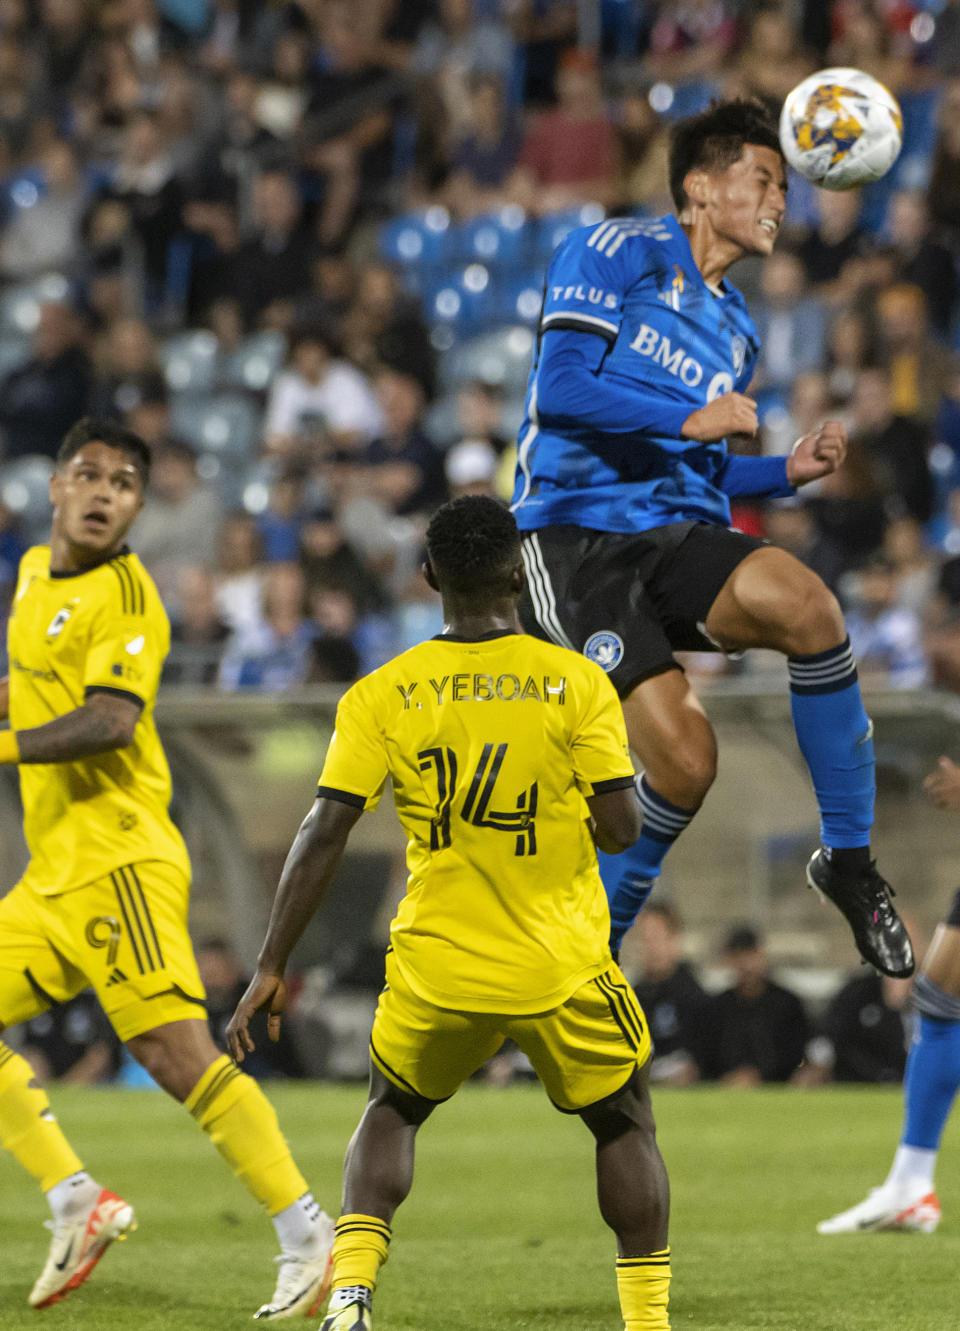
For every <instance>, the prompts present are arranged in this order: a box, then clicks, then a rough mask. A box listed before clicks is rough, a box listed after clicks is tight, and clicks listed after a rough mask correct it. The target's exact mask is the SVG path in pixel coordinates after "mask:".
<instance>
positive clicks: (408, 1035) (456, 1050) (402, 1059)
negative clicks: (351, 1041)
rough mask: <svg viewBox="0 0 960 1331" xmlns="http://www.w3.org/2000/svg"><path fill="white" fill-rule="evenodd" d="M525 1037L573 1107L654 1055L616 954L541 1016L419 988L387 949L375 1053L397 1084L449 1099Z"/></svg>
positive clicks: (545, 1075) (560, 1099) (547, 1078)
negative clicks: (474, 1008)
mask: <svg viewBox="0 0 960 1331" xmlns="http://www.w3.org/2000/svg"><path fill="white" fill-rule="evenodd" d="M508 1038H509V1039H511V1040H514V1041H516V1043H517V1044H518V1045H519V1046H520V1048H521V1049H522V1050H523V1052H524V1053H525V1054H526V1055H527V1057H528V1058H529V1060H530V1062H531V1063H532V1064H533V1067H534V1070H535V1071H536V1073H537V1076H538V1077H539V1078H540V1080H541V1082H542V1083H543V1085H544V1088H545V1089H546V1092H547V1094H548V1095H549V1097H550V1099H551V1100H552V1101H553V1103H554V1104H555V1105H556V1107H557V1108H558V1109H560V1110H563V1111H564V1112H565V1113H578V1112H579V1111H580V1110H581V1109H586V1108H587V1107H588V1106H590V1105H593V1104H596V1103H597V1101H598V1100H604V1099H606V1097H607V1096H610V1095H613V1094H615V1093H616V1092H617V1091H619V1090H620V1089H621V1088H622V1087H623V1085H624V1084H625V1083H626V1082H627V1081H628V1080H629V1078H630V1077H631V1076H632V1074H633V1072H634V1069H635V1068H637V1067H642V1065H643V1064H644V1063H645V1062H646V1061H647V1059H648V1058H649V1057H650V1048H651V1046H650V1032H649V1030H648V1028H647V1022H646V1018H645V1017H644V1015H643V1010H642V1008H641V1007H640V1004H639V1002H638V1001H637V997H636V994H635V993H634V992H633V990H632V989H631V988H630V986H629V984H628V983H627V981H626V980H625V979H624V976H623V972H622V971H621V970H620V967H619V966H617V965H616V964H615V963H614V962H611V963H610V966H609V968H608V969H607V970H606V971H604V972H603V973H602V974H601V975H598V976H596V977H595V978H594V979H592V980H588V981H587V983H586V984H584V985H581V987H580V988H579V989H577V990H576V991H575V992H574V993H573V994H571V996H570V997H569V998H568V999H567V1001H566V1002H565V1003H564V1004H562V1006H560V1007H557V1008H554V1009H552V1010H551V1011H550V1012H539V1013H536V1014H535V1015H533V1016H516V1015H514V1014H510V1013H493V1012H457V1011H452V1010H450V1009H448V1008H439V1007H435V1006H434V1005H433V1004H432V1003H428V1002H426V1000H424V999H422V998H420V997H419V996H418V995H417V994H416V993H414V991H413V990H412V989H411V988H410V986H409V985H408V984H407V983H406V981H405V980H404V978H403V974H402V972H401V970H400V967H399V966H398V965H397V962H396V957H395V954H394V953H393V952H392V951H391V952H389V953H388V954H387V984H386V988H385V989H384V990H383V992H382V993H381V995H380V1001H379V1002H378V1004H377V1012H376V1016H375V1017H374V1020H373V1030H372V1032H371V1035H370V1057H371V1059H372V1060H373V1063H374V1065H375V1066H376V1067H378V1068H379V1069H380V1071H381V1072H383V1074H384V1075H385V1076H387V1077H389V1078H390V1080H391V1081H392V1082H393V1083H394V1084H395V1085H397V1086H399V1087H401V1089H403V1090H406V1091H412V1092H413V1093H414V1094H416V1095H420V1096H423V1097H424V1098H425V1099H427V1100H437V1101H440V1100H448V1099H449V1098H450V1096H451V1095H453V1093H454V1092H455V1091H456V1089H457V1088H458V1086H460V1085H461V1083H463V1082H464V1081H466V1080H467V1078H468V1077H470V1076H472V1075H473V1073H474V1072H476V1071H477V1069H478V1068H479V1067H482V1065H483V1064H484V1063H485V1062H486V1061H487V1059H488V1058H491V1057H492V1056H493V1055H494V1054H495V1053H496V1052H497V1050H498V1049H499V1048H500V1046H501V1045H502V1044H503V1042H504V1040H506V1039H508Z"/></svg>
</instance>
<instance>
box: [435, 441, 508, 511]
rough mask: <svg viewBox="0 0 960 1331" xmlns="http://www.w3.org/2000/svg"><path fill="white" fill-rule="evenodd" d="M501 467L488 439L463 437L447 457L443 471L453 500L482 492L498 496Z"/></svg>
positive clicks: (449, 451)
mask: <svg viewBox="0 0 960 1331" xmlns="http://www.w3.org/2000/svg"><path fill="white" fill-rule="evenodd" d="M497 470H498V464H497V455H496V453H495V452H494V451H493V449H492V448H491V447H490V445H489V444H488V443H487V441H486V439H461V440H460V441H459V442H458V443H456V444H451V445H450V447H449V448H448V449H447V451H446V453H445V454H444V456H443V474H444V477H445V478H446V482H447V492H448V493H449V495H450V498H451V499H459V498H460V496H461V495H478V494H479V495H489V496H490V498H491V499H496V498H498V491H497ZM499 497H502V496H499Z"/></svg>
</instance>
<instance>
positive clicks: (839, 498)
mask: <svg viewBox="0 0 960 1331" xmlns="http://www.w3.org/2000/svg"><path fill="white" fill-rule="evenodd" d="M803 505H804V507H805V508H806V510H807V512H808V513H809V514H810V517H811V519H812V520H813V524H814V540H813V544H812V546H811V548H810V550H809V551H808V552H807V555H806V557H805V560H804V562H805V563H807V564H808V565H809V566H810V568H812V569H813V570H814V571H815V572H816V573H819V575H820V577H821V578H823V580H824V582H825V583H826V584H827V586H828V587H829V588H830V589H831V590H832V591H834V592H836V591H837V590H838V587H839V585H840V581H841V579H842V578H843V575H844V574H845V573H848V572H849V571H850V570H851V569H854V568H857V567H858V566H860V565H861V564H863V563H864V562H865V561H866V560H868V559H869V558H870V557H871V555H873V554H875V553H876V552H877V551H878V550H879V549H880V547H881V546H882V544H883V535H884V532H885V530H886V526H887V514H886V509H885V505H884V495H883V491H882V490H881V489H880V486H879V484H878V483H877V479H876V477H875V475H874V471H873V467H872V465H871V462H870V458H869V456H868V454H867V452H866V449H865V448H864V447H863V444H862V443H861V442H860V440H859V439H858V438H857V437H856V436H854V437H853V438H852V439H851V440H850V441H849V447H848V449H847V457H846V461H845V462H844V464H843V466H842V467H841V468H840V469H839V471H836V472H834V474H833V475H832V476H829V477H827V478H826V480H825V481H824V482H822V483H821V484H820V485H819V486H818V488H817V493H816V494H815V495H812V496H810V497H805V498H804V500H803Z"/></svg>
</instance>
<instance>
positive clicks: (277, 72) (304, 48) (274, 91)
mask: <svg viewBox="0 0 960 1331" xmlns="http://www.w3.org/2000/svg"><path fill="white" fill-rule="evenodd" d="M309 65H310V47H309V41H308V38H307V34H306V33H305V32H297V31H295V30H294V29H288V30H287V31H286V32H281V33H280V35H279V36H278V37H277V40H276V42H275V43H274V46H273V52H272V58H271V61H270V69H269V71H268V73H267V74H266V75H265V77H264V78H263V79H262V80H261V81H260V83H259V85H258V87H257V90H256V94H255V96H254V100H253V107H252V110H253V116H254V121H255V124H256V126H257V128H258V129H261V130H265V131H266V132H267V133H268V134H270V135H271V136H272V137H273V139H274V141H279V142H280V143H287V142H289V141H290V140H291V139H292V138H293V136H294V135H295V134H296V132H297V131H298V130H299V128H300V123H301V121H302V120H303V115H304V112H305V111H306V109H307V103H308V102H309V100H310V93H309V85H308V81H307V72H308V69H309Z"/></svg>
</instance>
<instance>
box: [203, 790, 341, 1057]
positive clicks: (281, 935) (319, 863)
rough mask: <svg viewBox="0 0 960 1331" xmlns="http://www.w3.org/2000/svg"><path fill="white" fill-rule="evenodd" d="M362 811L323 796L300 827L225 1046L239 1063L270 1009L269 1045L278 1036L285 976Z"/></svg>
mask: <svg viewBox="0 0 960 1331" xmlns="http://www.w3.org/2000/svg"><path fill="white" fill-rule="evenodd" d="M362 812H363V808H362V807H360V808H357V807H355V806H353V805H351V804H344V803H342V802H341V801H340V800H336V799H327V798H325V797H324V796H320V797H319V798H318V799H317V801H316V803H315V804H314V806H313V808H312V809H311V810H310V812H309V813H308V814H307V816H306V818H304V820H303V822H302V823H301V824H300V830H299V831H298V832H297V835H296V838H295V840H294V843H293V845H292V846H291V847H290V852H289V854H288V855H287V858H286V862H285V863H284V866H283V872H282V873H281V875H280V882H279V885H278V886H277V895H276V897H275V898H274V902H273V909H272V911H271V912H270V923H269V925H268V926H267V936H266V938H265V939H264V943H263V947H262V948H261V950H260V956H259V957H258V959H257V970H256V974H255V975H254V977H253V979H252V980H251V981H250V983H249V985H248V986H247V989H246V992H245V993H244V995H243V997H242V998H241V999H240V1002H239V1003H238V1004H237V1010H236V1012H234V1014H233V1016H232V1017H231V1019H230V1024H229V1026H228V1027H227V1047H228V1049H229V1050H230V1053H231V1054H232V1055H233V1057H234V1058H235V1059H236V1060H237V1062H238V1063H242V1062H243V1060H244V1058H245V1057H246V1054H247V1053H248V1052H252V1050H253V1048H254V1044H253V1040H252V1039H251V1038H250V1031H249V1024H250V1018H251V1017H252V1016H253V1014H254V1013H255V1012H259V1011H260V1009H261V1008H263V1007H268V1008H269V1015H268V1018H267V1031H268V1033H269V1035H270V1038H271V1040H276V1039H277V1038H278V1036H279V1034H280V1019H281V1017H282V1016H283V1013H284V1010H285V1008H286V985H285V984H284V979H283V973H284V971H285V970H286V966H287V961H288V960H289V957H290V953H291V952H292V951H293V948H294V946H295V945H296V943H297V942H298V940H299V939H300V937H301V936H302V934H303V931H304V929H305V928H306V927H307V925H308V924H309V922H310V920H311V919H312V918H313V916H314V914H315V912H316V909H317V907H318V906H319V905H320V902H321V901H322V900H323V898H324V897H325V896H326V894H327V891H328V890H329V887H330V884H331V882H332V881H333V876H334V874H335V873H336V871H337V868H338V866H339V864H340V860H341V857H342V855H343V851H344V847H345V846H346V844H347V838H348V837H349V835H350V832H351V830H352V828H353V826H354V824H355V823H356V821H357V819H358V818H359V817H360V815H361V813H362Z"/></svg>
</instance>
